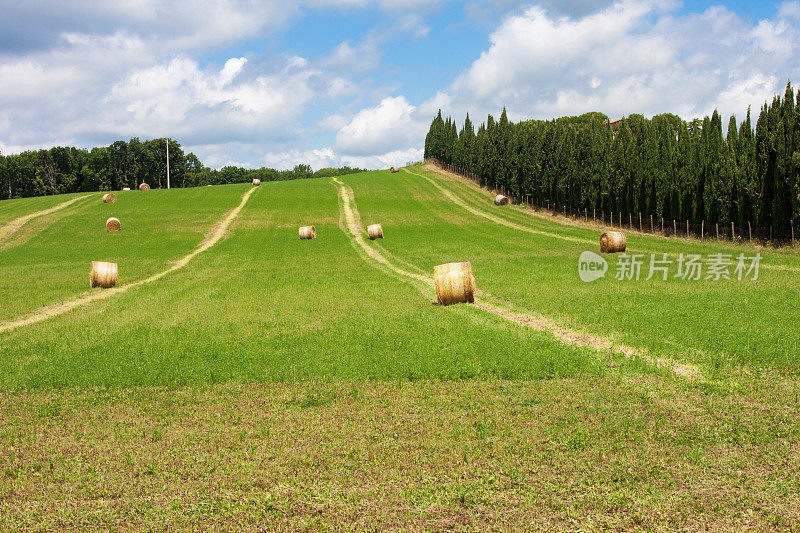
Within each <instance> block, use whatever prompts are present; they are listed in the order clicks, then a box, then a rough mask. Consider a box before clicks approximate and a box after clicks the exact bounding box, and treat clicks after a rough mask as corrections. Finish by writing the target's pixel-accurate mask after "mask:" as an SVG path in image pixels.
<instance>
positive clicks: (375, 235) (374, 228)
mask: <svg viewBox="0 0 800 533" xmlns="http://www.w3.org/2000/svg"><path fill="white" fill-rule="evenodd" d="M367 235H369V239H370V240H371V241H374V240H375V239H383V228H382V227H381V225H380V224H372V225H369V226H367Z"/></svg>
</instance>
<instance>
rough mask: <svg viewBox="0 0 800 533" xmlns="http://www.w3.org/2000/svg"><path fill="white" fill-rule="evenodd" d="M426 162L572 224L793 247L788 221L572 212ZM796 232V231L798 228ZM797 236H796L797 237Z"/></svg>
mask: <svg viewBox="0 0 800 533" xmlns="http://www.w3.org/2000/svg"><path fill="white" fill-rule="evenodd" d="M426 162H430V163H435V164H436V165H438V166H440V167H441V168H443V169H444V170H447V171H448V172H452V173H454V174H458V175H459V176H461V177H463V178H466V179H468V180H470V181H472V182H474V183H475V184H477V185H478V186H480V187H484V188H486V189H488V190H490V191H492V192H494V193H495V194H502V195H504V196H507V197H508V198H509V199H510V200H511V203H513V204H515V205H522V204H524V205H526V206H528V207H530V208H531V209H536V210H539V211H545V212H548V213H550V214H552V215H553V216H562V217H565V218H569V219H572V220H579V221H583V222H586V223H589V222H592V223H595V224H600V225H604V226H608V227H610V228H620V229H627V230H630V231H638V232H641V233H649V234H653V235H660V236H662V237H683V238H694V239H699V240H709V239H710V240H718V241H723V240H724V241H730V242H738V243H741V242H745V243H746V242H749V243H751V244H762V245H763V244H771V245H773V246H781V245H791V246H794V245H795V244H796V240H795V228H794V221H793V220H790V221H789V229H788V230H787V229H773V228H772V227H770V228H768V229H767V228H756V227H754V226H753V225H752V223H750V222H748V223H747V225H746V226H737V225H736V224H735V223H733V222H730V223H713V224H706V223H705V222H704V221H701V222H700V224H697V223H692V222H690V221H689V220H677V219H666V218H658V217H653V216H652V215H645V214H642V213H628V212H622V211H610V212H607V211H605V210H601V211H598V210H597V209H588V208H583V209H580V208H574V207H572V206H569V205H565V204H560V203H559V204H557V203H554V202H548V201H543V200H534V199H533V197H532V196H531V195H524V196H515V195H513V194H509V193H508V191H507V190H506V188H505V187H504V186H503V185H499V184H497V183H493V182H491V181H490V180H484V179H483V178H481V177H480V176H478V175H477V174H475V173H474V172H469V171H466V170H463V169H461V168H459V167H457V166H455V165H450V164H448V163H444V162H442V161H439V160H438V159H436V158H434V157H431V158H428V159H426ZM798 231H799V232H800V228H798ZM798 236H800V234H798Z"/></svg>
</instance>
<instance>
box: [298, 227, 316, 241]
mask: <svg viewBox="0 0 800 533" xmlns="http://www.w3.org/2000/svg"><path fill="white" fill-rule="evenodd" d="M300 238H301V239H316V238H317V230H316V229H314V226H301V227H300Z"/></svg>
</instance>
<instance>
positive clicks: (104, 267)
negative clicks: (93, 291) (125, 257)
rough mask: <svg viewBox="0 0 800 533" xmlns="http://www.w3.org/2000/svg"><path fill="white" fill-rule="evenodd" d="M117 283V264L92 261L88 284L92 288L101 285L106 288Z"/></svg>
mask: <svg viewBox="0 0 800 533" xmlns="http://www.w3.org/2000/svg"><path fill="white" fill-rule="evenodd" d="M116 284H117V264H116V263H106V262H105V261H92V269H91V270H90V271H89V285H90V286H91V287H92V288H95V287H103V288H104V289H108V288H111V287H113V286H114V285H116Z"/></svg>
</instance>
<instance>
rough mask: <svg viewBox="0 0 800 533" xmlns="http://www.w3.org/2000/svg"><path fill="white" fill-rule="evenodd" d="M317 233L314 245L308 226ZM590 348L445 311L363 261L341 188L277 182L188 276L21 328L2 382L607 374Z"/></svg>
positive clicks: (2, 357) (0, 370)
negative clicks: (304, 231) (304, 228)
mask: <svg viewBox="0 0 800 533" xmlns="http://www.w3.org/2000/svg"><path fill="white" fill-rule="evenodd" d="M306 224H314V225H315V226H316V229H317V238H316V239H314V240H310V241H301V240H300V239H299V238H298V233H297V229H298V227H299V226H300V225H306ZM604 372H605V370H604V367H603V365H602V363H601V362H599V361H597V360H596V358H595V357H594V356H593V355H592V353H591V352H590V351H586V350H581V349H577V348H565V347H563V346H562V345H560V344H559V343H558V342H557V341H555V339H553V338H552V337H551V336H549V335H547V334H544V333H540V332H536V331H531V330H529V329H527V328H523V327H521V326H514V325H511V324H508V323H506V322H504V321H502V319H499V318H495V317H491V316H487V315H486V314H485V313H483V312H482V311H480V310H477V309H474V308H472V307H471V306H456V307H450V308H445V307H440V306H436V305H434V304H433V302H432V301H431V300H430V299H427V298H425V297H424V296H423V295H422V294H420V292H419V291H417V290H416V289H415V288H414V287H413V286H411V285H409V284H407V283H405V282H403V281H402V280H399V279H397V278H395V277H392V276H390V275H387V274H386V273H384V272H382V271H381V270H378V269H376V268H374V267H373V266H371V265H370V264H369V263H366V262H365V261H363V260H362V259H361V258H360V256H359V255H358V253H357V252H356V250H355V249H354V248H353V247H352V246H351V244H350V241H349V239H348V236H347V234H346V233H345V232H344V231H343V229H342V228H340V227H339V206H338V200H337V191H336V188H335V187H334V186H333V184H332V183H331V181H330V180H328V179H321V180H302V181H295V182H281V183H269V184H264V185H262V186H261V189H260V190H259V191H258V192H257V194H254V195H253V196H252V197H251V198H250V200H249V201H248V203H247V204H246V205H245V208H244V209H243V211H242V212H241V214H240V216H239V218H238V219H237V221H236V222H235V223H234V225H233V226H232V228H231V232H230V236H229V237H228V238H227V239H226V240H224V241H221V242H220V243H218V244H217V245H216V246H214V247H213V248H211V249H210V250H208V251H207V252H205V253H204V254H202V255H200V256H198V257H197V258H196V259H195V260H194V261H193V262H192V263H190V264H189V265H187V266H186V268H184V269H182V270H181V271H178V272H174V273H171V274H169V275H167V276H165V277H164V278H161V279H160V280H158V281H157V282H154V283H152V284H148V285H146V286H142V287H136V288H134V289H131V290H129V291H127V292H126V293H124V294H120V295H117V296H115V297H114V298H111V299H108V300H104V301H101V302H96V303H93V304H92V305H90V306H87V307H86V308H83V309H80V310H76V311H74V312H70V313H68V314H66V315H62V316H60V317H58V318H55V319H52V320H49V321H47V322H44V323H41V324H36V325H32V326H29V327H25V328H20V329H18V330H14V331H11V332H9V333H8V334H7V335H5V336H4V338H3V343H2V345H0V386H1V387H3V388H19V387H21V388H45V387H71V386H93V385H104V386H132V385H183V384H208V383H219V382H239V383H241V382H265V381H272V382H274V381H298V380H308V379H316V380H323V381H325V380H329V381H332V380H355V381H361V380H365V379H371V380H398V379H399V380H417V379H442V380H450V379H472V378H506V379H514V378H524V379H536V378H551V377H559V376H561V377H565V376H577V375H590V376H598V375H603V373H604Z"/></svg>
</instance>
